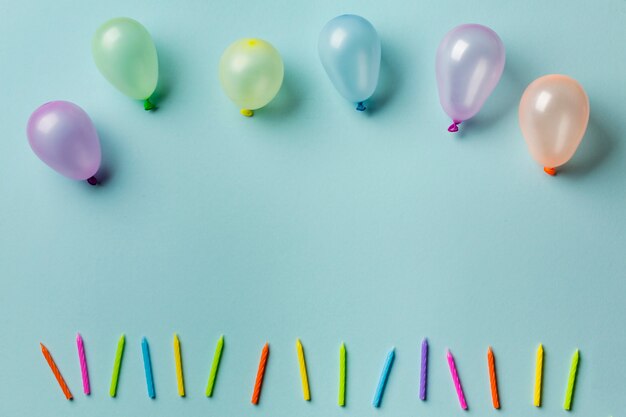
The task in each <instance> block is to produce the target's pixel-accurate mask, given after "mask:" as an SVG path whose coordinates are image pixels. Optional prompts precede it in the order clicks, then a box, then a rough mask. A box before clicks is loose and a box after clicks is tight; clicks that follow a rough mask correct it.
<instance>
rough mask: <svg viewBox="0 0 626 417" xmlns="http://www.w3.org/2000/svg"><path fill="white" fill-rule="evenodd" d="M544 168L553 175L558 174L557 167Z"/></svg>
mask: <svg viewBox="0 0 626 417" xmlns="http://www.w3.org/2000/svg"><path fill="white" fill-rule="evenodd" d="M543 170H544V171H545V173H546V174H548V175H552V176H553V177H554V176H555V175H556V168H548V167H544V168H543Z"/></svg>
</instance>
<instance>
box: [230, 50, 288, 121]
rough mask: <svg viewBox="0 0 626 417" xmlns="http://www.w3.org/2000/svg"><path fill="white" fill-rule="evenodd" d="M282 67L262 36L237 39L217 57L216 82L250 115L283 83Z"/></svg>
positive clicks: (273, 94) (272, 96)
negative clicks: (218, 66) (259, 37)
mask: <svg viewBox="0 0 626 417" xmlns="http://www.w3.org/2000/svg"><path fill="white" fill-rule="evenodd" d="M283 75H284V67H283V60H282V58H281V57H280V54H279V53H278V51H277V50H276V48H274V47H273V46H272V45H271V44H270V43H269V42H266V41H264V40H262V39H240V40H238V41H236V42H235V43H233V44H231V45H230V46H229V47H228V48H226V50H225V51H224V53H223V54H222V58H221V59H220V82H221V84H222V88H223V89H224V92H225V93H226V95H227V96H228V97H229V98H230V99H231V100H232V101H233V102H235V104H237V106H239V107H240V108H241V114H243V115H244V116H248V117H250V116H252V115H253V114H254V112H253V110H256V109H260V108H261V107H263V106H265V105H266V104H267V103H269V102H270V101H272V99H273V98H274V97H275V96H276V94H277V93H278V90H280V86H281V85H282V84H283Z"/></svg>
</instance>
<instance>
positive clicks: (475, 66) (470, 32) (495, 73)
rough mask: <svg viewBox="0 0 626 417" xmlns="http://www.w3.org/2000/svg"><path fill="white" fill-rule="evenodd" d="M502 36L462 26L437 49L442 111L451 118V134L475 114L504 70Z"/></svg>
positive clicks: (487, 29) (476, 26)
mask: <svg viewBox="0 0 626 417" xmlns="http://www.w3.org/2000/svg"><path fill="white" fill-rule="evenodd" d="M504 61H505V51H504V45H503V44H502V41H501V40H500V37H499V36H498V35H497V34H496V32H494V31H493V30H491V29H489V28H488V27H486V26H482V25H476V24H469V25H461V26H457V27H455V28H454V29H452V30H451V31H450V32H448V33H447V34H446V36H445V37H444V38H443V40H442V41H441V43H440V44H439V48H438V49H437V63H436V71H437V85H438V88H439V101H440V102H441V106H442V107H443V110H444V111H445V112H446V113H447V114H448V116H450V118H452V125H451V126H450V127H449V128H448V131H449V132H457V131H458V130H459V128H458V125H459V124H460V123H461V122H463V121H465V120H468V119H470V118H472V117H474V116H475V115H476V113H478V111H479V110H480V109H481V107H482V106H483V104H484V103H485V101H486V100H487V98H488V97H489V95H490V94H491V92H492V91H493V89H494V88H495V87H496V85H498V81H500V76H501V75H502V71H503V70H504Z"/></svg>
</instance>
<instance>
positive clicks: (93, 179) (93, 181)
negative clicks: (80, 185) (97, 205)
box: [87, 176, 98, 185]
mask: <svg viewBox="0 0 626 417" xmlns="http://www.w3.org/2000/svg"><path fill="white" fill-rule="evenodd" d="M87 182H88V183H89V185H98V180H97V179H96V177H94V176H91V177H89V178H87Z"/></svg>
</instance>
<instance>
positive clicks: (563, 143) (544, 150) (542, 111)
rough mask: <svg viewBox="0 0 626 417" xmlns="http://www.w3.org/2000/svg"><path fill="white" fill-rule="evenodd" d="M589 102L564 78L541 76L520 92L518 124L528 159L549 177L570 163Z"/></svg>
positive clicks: (579, 87) (584, 126) (579, 88)
mask: <svg viewBox="0 0 626 417" xmlns="http://www.w3.org/2000/svg"><path fill="white" fill-rule="evenodd" d="M588 121H589V98H587V93H585V90H584V88H583V87H582V85H580V84H579V83H578V82H577V81H576V80H574V79H573V78H570V77H567V76H565V75H559V74H552V75H545V76H543V77H540V78H537V79H536V80H535V81H533V82H532V83H531V84H530V85H529V86H528V87H527V88H526V91H524V94H523V95H522V99H521V101H520V105H519V123H520V127H521V129H522V134H523V135H524V139H526V144H527V145H528V150H529V151H530V154H531V155H532V157H533V158H534V159H535V160H536V161H537V162H539V163H540V164H541V165H543V166H544V171H545V172H546V173H548V174H550V175H554V174H556V168H557V167H560V166H561V165H563V164H564V163H566V162H567V161H569V160H570V158H571V157H572V156H573V155H574V152H576V149H577V148H578V145H579V144H580V141H581V140H582V139H583V136H584V135H585V131H586V130H587V122H588Z"/></svg>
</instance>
